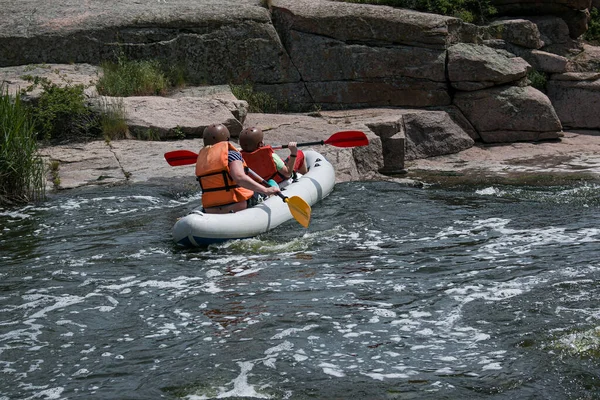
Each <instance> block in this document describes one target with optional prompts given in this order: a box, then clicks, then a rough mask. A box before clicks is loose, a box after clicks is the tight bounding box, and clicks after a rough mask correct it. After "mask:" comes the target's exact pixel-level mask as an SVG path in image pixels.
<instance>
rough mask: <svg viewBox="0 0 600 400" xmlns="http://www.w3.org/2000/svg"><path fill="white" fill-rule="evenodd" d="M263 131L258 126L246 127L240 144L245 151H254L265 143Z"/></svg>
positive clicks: (241, 134) (241, 135)
mask: <svg viewBox="0 0 600 400" xmlns="http://www.w3.org/2000/svg"><path fill="white" fill-rule="evenodd" d="M263 136H264V135H263V131H262V129H260V128H257V127H254V126H252V127H250V128H245V129H244V130H243V131H242V132H241V133H240V146H242V150H243V151H248V152H251V151H254V150H256V149H258V148H259V147H260V146H262V145H263Z"/></svg>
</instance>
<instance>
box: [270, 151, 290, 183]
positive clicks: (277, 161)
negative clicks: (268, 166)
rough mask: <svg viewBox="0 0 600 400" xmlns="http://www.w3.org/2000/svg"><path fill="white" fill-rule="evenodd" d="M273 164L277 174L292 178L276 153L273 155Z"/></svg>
mask: <svg viewBox="0 0 600 400" xmlns="http://www.w3.org/2000/svg"><path fill="white" fill-rule="evenodd" d="M273 162H275V167H276V168H277V172H279V173H280V174H281V175H283V176H284V177H286V178H289V177H290V176H292V170H290V169H288V167H287V165H286V163H285V161H283V160H282V159H281V157H279V155H277V153H273Z"/></svg>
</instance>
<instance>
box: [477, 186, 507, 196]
mask: <svg viewBox="0 0 600 400" xmlns="http://www.w3.org/2000/svg"><path fill="white" fill-rule="evenodd" d="M475 193H476V194H479V195H482V196H497V197H502V196H504V195H505V194H506V191H504V190H500V189H498V188H495V187H493V186H490V187H487V188H485V189H478V190H476V191H475Z"/></svg>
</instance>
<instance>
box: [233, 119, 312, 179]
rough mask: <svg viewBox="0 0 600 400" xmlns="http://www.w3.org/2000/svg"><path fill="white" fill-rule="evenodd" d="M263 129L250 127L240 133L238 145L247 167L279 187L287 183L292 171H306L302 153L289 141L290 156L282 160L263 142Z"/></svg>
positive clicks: (302, 172) (303, 172)
mask: <svg viewBox="0 0 600 400" xmlns="http://www.w3.org/2000/svg"><path fill="white" fill-rule="evenodd" d="M263 138H264V135H263V131H262V130H261V129H260V128H256V127H250V128H246V129H244V130H242V132H241V133H240V138H239V141H240V146H241V147H242V157H244V161H246V163H247V164H248V167H249V168H250V169H252V170H253V171H255V172H256V173H257V174H259V175H260V176H261V177H262V178H264V179H265V180H271V179H272V180H274V181H275V182H276V183H278V184H279V185H280V186H281V187H284V186H285V185H287V184H288V182H289V178H290V177H292V175H293V173H294V172H298V173H300V174H305V173H306V172H307V171H308V168H307V167H306V161H305V160H304V153H302V151H300V150H298V145H297V143H296V142H290V143H289V144H288V148H289V149H290V156H289V157H288V158H287V159H286V160H285V161H283V160H282V159H281V157H279V155H278V154H277V153H275V152H274V151H273V149H272V148H271V146H265V144H264V143H263Z"/></svg>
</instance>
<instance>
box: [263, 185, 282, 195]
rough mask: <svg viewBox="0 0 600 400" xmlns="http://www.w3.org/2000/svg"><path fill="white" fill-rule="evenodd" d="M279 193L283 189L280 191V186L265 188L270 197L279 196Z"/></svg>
mask: <svg viewBox="0 0 600 400" xmlns="http://www.w3.org/2000/svg"><path fill="white" fill-rule="evenodd" d="M279 192H281V189H279V186H271V187H268V188H265V194H266V195H268V196H271V195H273V194H277V193H279Z"/></svg>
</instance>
